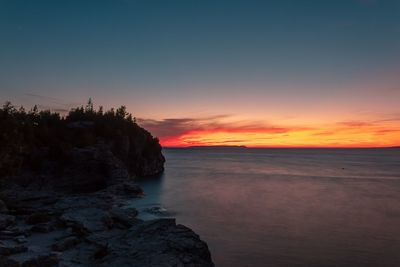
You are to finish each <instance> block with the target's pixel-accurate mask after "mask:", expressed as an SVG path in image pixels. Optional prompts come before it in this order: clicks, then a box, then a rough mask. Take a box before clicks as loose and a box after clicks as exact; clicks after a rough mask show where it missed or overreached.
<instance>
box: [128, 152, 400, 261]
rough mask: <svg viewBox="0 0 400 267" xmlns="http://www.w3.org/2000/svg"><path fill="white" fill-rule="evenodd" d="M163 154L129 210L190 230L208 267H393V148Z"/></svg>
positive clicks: (398, 216)
mask: <svg viewBox="0 0 400 267" xmlns="http://www.w3.org/2000/svg"><path fill="white" fill-rule="evenodd" d="M163 153H164V155H165V157H166V160H167V162H166V170H165V173H164V174H163V175H162V176H161V177H158V178H154V179H147V180H144V181H142V182H140V183H141V185H142V186H143V188H144V191H145V194H146V196H145V197H144V198H142V199H136V200H133V201H132V204H133V205H135V206H137V207H138V208H139V210H140V211H142V212H141V215H140V216H141V217H142V218H145V219H151V218H157V217H169V216H170V217H176V218H177V222H178V223H181V224H184V225H186V226H188V227H190V228H192V229H193V230H194V231H195V232H196V233H198V234H199V235H200V236H201V238H202V239H203V240H204V241H206V242H207V243H208V245H209V247H210V250H211V254H212V257H213V260H214V262H215V264H216V266H220V267H226V266H229V267H233V266H238V267H239V266H252V267H257V266H275V267H276V266H308V267H312V266H352V267H354V266H363V267H366V266H390V267H392V266H393V267H396V266H400V253H399V251H400V149H244V148H207V149H206V148H203V149H199V148H193V149H164V151H163ZM152 207H158V208H160V210H161V211H162V213H160V214H157V213H154V212H153V213H151V212H150V213H149V212H146V209H148V208H150V209H151V208H152ZM158 208H156V209H155V210H157V209H158ZM164 209H165V210H164ZM147 211H148V210H147Z"/></svg>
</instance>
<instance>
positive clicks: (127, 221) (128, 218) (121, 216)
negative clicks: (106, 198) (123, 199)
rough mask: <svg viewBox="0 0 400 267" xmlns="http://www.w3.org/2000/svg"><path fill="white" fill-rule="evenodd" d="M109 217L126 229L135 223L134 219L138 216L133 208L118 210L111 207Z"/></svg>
mask: <svg viewBox="0 0 400 267" xmlns="http://www.w3.org/2000/svg"><path fill="white" fill-rule="evenodd" d="M110 215H111V217H112V218H113V219H114V220H115V221H116V222H119V223H121V224H123V225H124V226H126V227H131V226H132V225H133V224H134V223H135V222H136V221H135V217H136V216H137V215H138V211H137V209H135V208H124V209H122V208H118V207H113V208H112V209H111V210H110Z"/></svg>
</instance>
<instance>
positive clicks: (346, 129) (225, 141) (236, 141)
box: [139, 115, 400, 147]
mask: <svg viewBox="0 0 400 267" xmlns="http://www.w3.org/2000/svg"><path fill="white" fill-rule="evenodd" d="M229 118H230V116H228V115H221V116H214V117H207V118H197V119H196V118H181V119H165V120H160V121H155V120H143V119H142V120H139V123H140V124H141V125H142V126H144V127H145V128H147V129H149V130H150V131H151V132H153V133H155V134H156V135H157V136H158V137H159V138H160V142H161V144H162V145H163V146H167V147H168V146H169V147H184V146H203V145H243V146H248V147H387V146H396V145H399V144H400V121H397V120H381V121H352V120H351V121H344V122H336V123H331V124H326V125H307V126H293V125H284V126H280V125H271V124H262V123H260V122H251V123H247V124H244V123H243V122H235V121H233V122H232V121H231V122H229V123H228V122H226V119H229Z"/></svg>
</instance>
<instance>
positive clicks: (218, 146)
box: [185, 145, 247, 148]
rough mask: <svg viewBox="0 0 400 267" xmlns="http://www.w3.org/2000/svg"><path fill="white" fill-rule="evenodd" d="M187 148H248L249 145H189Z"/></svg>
mask: <svg viewBox="0 0 400 267" xmlns="http://www.w3.org/2000/svg"><path fill="white" fill-rule="evenodd" d="M185 148H247V146H224V145H215V146H212V145H211V146H187V147H185Z"/></svg>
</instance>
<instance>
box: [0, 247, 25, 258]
mask: <svg viewBox="0 0 400 267" xmlns="http://www.w3.org/2000/svg"><path fill="white" fill-rule="evenodd" d="M27 250H28V248H27V247H26V246H23V245H18V246H0V255H3V256H9V255H12V254H17V253H21V252H25V251H27Z"/></svg>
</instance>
